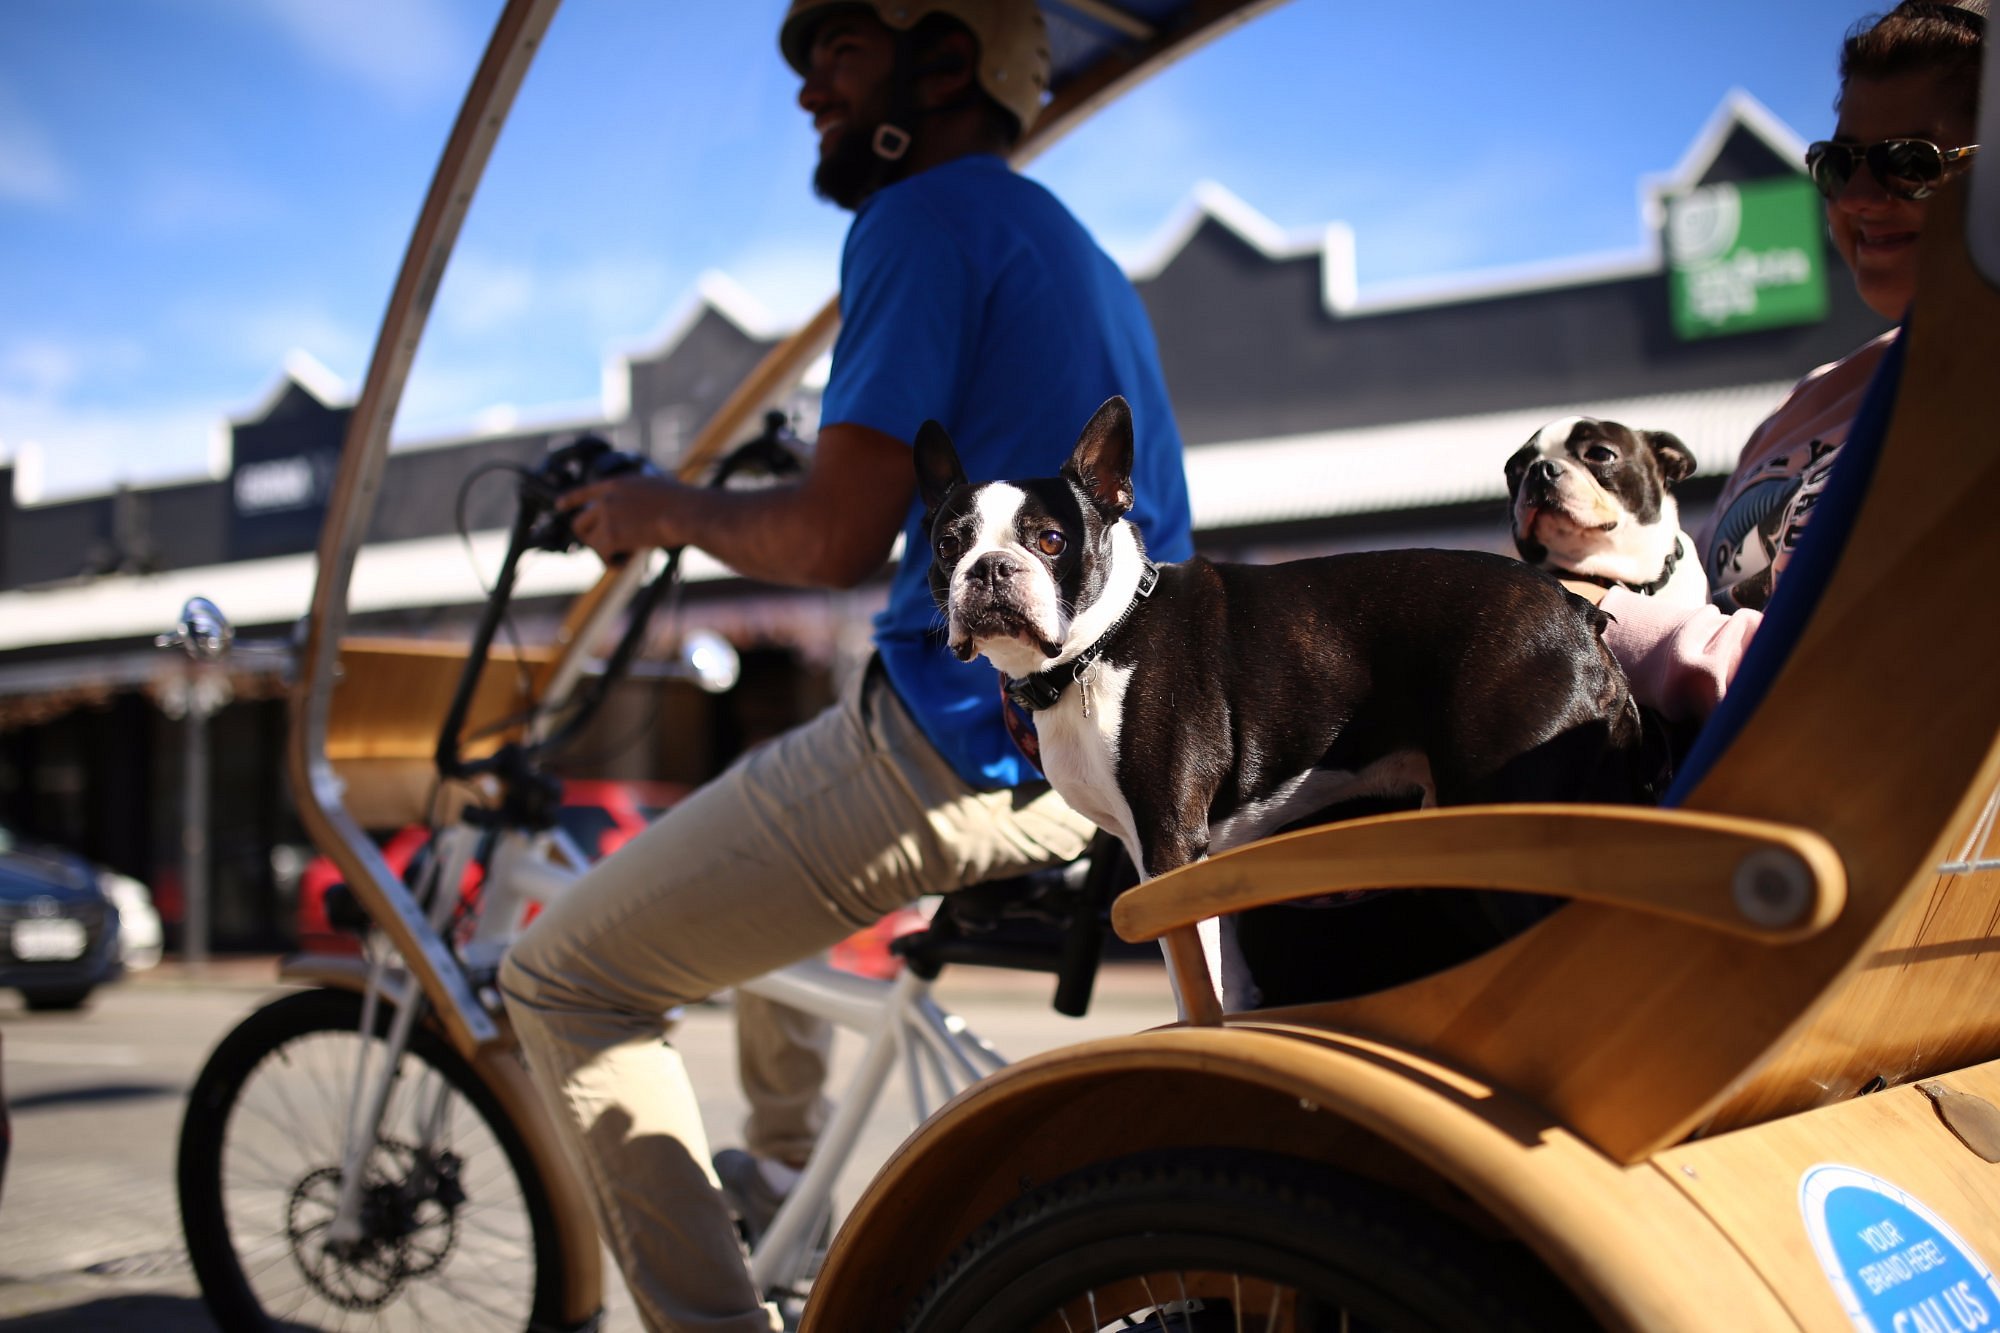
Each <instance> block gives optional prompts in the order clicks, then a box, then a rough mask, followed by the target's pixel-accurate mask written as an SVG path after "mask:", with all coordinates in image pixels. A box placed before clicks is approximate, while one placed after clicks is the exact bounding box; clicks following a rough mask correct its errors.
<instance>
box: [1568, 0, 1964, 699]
mask: <svg viewBox="0 0 2000 1333" xmlns="http://www.w3.org/2000/svg"><path fill="white" fill-rule="evenodd" d="M1986 13H1987V0H1960V3H1957V4H1948V3H1938V2H1927V0H1906V2H1905V3H1903V4H1900V5H1898V6H1897V7H1896V8H1895V9H1894V10H1893V11H1891V12H1890V13H1888V14H1886V15H1884V16H1882V17H1880V18H1877V19H1875V20H1873V21H1872V22H1871V21H1865V20H1864V22H1863V23H1862V24H1860V25H1857V26H1856V27H1855V28H1854V29H1853V30H1852V31H1851V32H1850V33H1849V34H1848V37H1847V40H1846V43H1845V44H1844V45H1843V47H1842V48H1841V53H1840V100H1839V102H1838V103H1837V105H1838V107H1839V112H1840V119H1839V123H1838V124H1837V125H1836V127H1835V129H1834V135H1833V138H1832V140H1831V141H1829V142H1823V143H1816V144H1814V145H1812V147H1811V148H1810V149H1809V150H1808V151H1807V154H1806V162H1807V165H1808V168H1809V169H1810V171H1811V173H1812V178H1813V183H1814V184H1815V185H1817V186H1818V187H1819V190H1820V193H1821V194H1822V195H1824V196H1825V197H1826V218H1827V229H1828V231H1829V232H1830V233H1831V234H1832V237H1833V242H1834V246H1835V248H1836V249H1838V250H1839V251H1840V257H1841V258H1842V259H1843V260H1845V261H1846V263H1847V267H1848V268H1849V269H1850V270H1851V271H1852V272H1853V274H1854V284H1855V287H1856V289H1857V290H1858V291H1859V292H1860V294H1861V299H1862V300H1863V301H1865V302H1866V303H1867V305H1868V307H1869V309H1871V310H1873V311H1875V313H1877V314H1878V315H1881V316H1883V317H1884V318H1885V319H1892V320H1900V319H1902V318H1903V316H1904V314H1905V312H1906V311H1907V310H1908V309H1909V305H1910V298H1911V296H1912V295H1913V294H1914V292H1915V290H1916V282H1917V238H1918V236H1919V234H1920V233H1921V232H1922V230H1923V225H1924V217H1925V213H1926V211H1927V209H1928V208H1929V206H1930V205H1929V202H1928V200H1929V197H1930V195H1931V193H1932V191H1933V190H1934V189H1935V187H1936V186H1937V184H1938V182H1939V181H1940V180H1942V179H1944V178H1947V177H1950V176H1953V175H1956V174H1958V173H1960V172H1962V171H1963V170H1964V169H1965V167H1966V166H1967V165H1968V163H1969V162H1970V160H1971V158H1972V156H1973V154H1974V152H1975V150H1976V149H1977V145H1976V144H1975V143H1974V142H1973V139H1974V135H1975V124H1976V119H1977V111H1978V104H1979V72H1980V65H1981V61H1982V57H1983V55H1984V42H1985V37H1986ZM1894 336H1895V334H1894V332H1893V331H1891V332H1890V333H1885V334H1883V335H1882V336H1881V337H1879V338H1876V339H1874V340H1872V341H1870V342H1868V343H1865V344H1863V345H1862V346H1861V347H1860V348H1859V349H1857V350H1856V351H1854V352H1852V353H1850V354H1849V355H1848V356H1846V357H1845V358H1843V359H1842V360H1839V361H1836V362H1833V363H1832V364H1830V365H1825V366H1821V367H1820V368H1819V369H1817V370H1815V371H1813V372H1812V373H1811V374H1809V375H1807V376H1806V377H1805V378H1804V379H1803V380H1801V381H1800V382H1799V384H1798V386H1797V387H1796V388H1794V389H1793V390H1792V393H1791V396H1790V397H1789V398H1787V399H1786V400H1785V402H1784V403H1783V404H1782V405H1781V406H1780V407H1779V408H1778V410H1777V411H1776V412H1773V413H1772V414H1771V416H1770V417H1769V418H1768V419H1766V420H1765V422H1764V423H1763V424H1762V425H1761V426H1759V427H1758V428H1757V430H1756V432H1755V433H1754V434H1752V435H1751V437H1750V440H1749V443H1748V444H1746V445H1745V446H1744V449H1743V454H1742V457H1741V459H1740V460H1739V461H1738V463H1737V466H1736V472H1735V474H1734V475H1732V476H1731V477H1730V478H1729V481H1728V482H1727V484H1725V485H1724V487H1723V489H1722V494H1721V497H1720V498H1719V499H1718V500H1717V502H1716V507H1715V510H1714V513H1713V515H1712V516H1711V517H1710V519H1709V521H1708V523H1707V525H1706V526H1705V527H1704V529H1703V532H1702V535H1701V538H1700V540H1699V542H1698V543H1697V544H1698V545H1699V546H1700V547H1701V550H1702V561H1703V567H1704V570H1705V572H1706V573H1707V575H1708V585H1709V592H1710V594H1711V597H1712V599H1713V601H1712V604H1711V605H1708V606H1704V607H1701V608H1700V609H1698V610H1696V611H1694V612H1688V611H1685V610H1682V609H1678V608H1674V607H1670V606H1664V605H1662V604H1660V603H1659V602H1658V601H1656V600H1655V599H1653V598H1649V597H1645V596H1641V595H1639V594H1637V593H1633V592H1629V591H1627V590H1625V589H1623V588H1612V589H1609V590H1608V591H1607V590H1606V589H1603V588H1600V587H1598V586H1597V585H1595V584H1589V583H1582V582H1571V583H1569V586H1570V588H1571V589H1572V590H1573V591H1575V592H1577V593H1578V594H1580V595H1582V596H1585V597H1588V598H1590V599H1591V600H1593V601H1597V600H1599V599H1600V598H1601V599H1602V600H1601V604H1602V606H1603V608H1604V610H1605V611H1606V612H1608V613H1610V614H1611V615H1612V616H1613V617H1614V618H1615V619H1614V623H1613V624H1612V625H1611V627H1610V628H1609V629H1608V630H1607V631H1606V634H1605V641H1606V642H1607V643H1608V644H1609V645H1610V647H1611V650H1612V652H1613V654H1615V655H1616V656H1617V658H1618V660H1619V663H1620V664H1621V665H1623V666H1624V668H1625V671H1626V674H1627V675H1628V676H1629V677H1630V678H1631V681H1632V687H1633V691H1634V693H1635V694H1636V695H1637V696H1638V698H1639V700H1640V702H1642V703H1644V704H1647V705H1650V706H1651V707H1654V708H1657V709H1658V710H1660V712H1661V713H1663V714H1664V715H1666V716H1667V717H1669V718H1672V719H1675V720H1682V719H1698V718H1702V717H1706V716H1707V715H1708V714H1709V713H1710V712H1711V711H1713V709H1714V708H1715V705H1716V703H1717V701H1718V700H1720V699H1721V697H1722V694H1723V691H1724V690H1726V689H1727V688H1728V686H1729V682H1730V680H1731V678H1732V677H1734V675H1735V673H1736V668H1737V665H1738V664H1739V663H1740V662H1741V661H1742V659H1743V653H1744V650H1745V648H1746V647H1747V646H1748V645H1749V642H1750V639H1751V636H1752V635H1754V634H1755V633H1756V630H1757V626H1758V624H1759V623H1760V622H1761V621H1762V619H1763V608H1764V605H1765V603H1766V601H1767V600H1768V599H1769V597H1770V595H1771V590H1772V588H1773V587H1774V586H1775V584H1776V583H1777V581H1778V579H1779V578H1780V577H1782V576H1783V574H1784V570H1785V566H1786V564H1787V562H1788V561H1789V560H1790V559H1791V555H1792V551H1793V550H1794V548H1795V547H1796V546H1797V543H1798V539H1799V536H1800V534H1801V532H1802V531H1803V529H1804V528H1805V525H1806V522H1807V519H1808V517H1809V516H1810V514H1811V510H1812V507H1813V504H1814V502H1815V500H1816V499H1817V497H1818V495H1819V494H1820V492H1821V491H1822V490H1823V489H1824V487H1825V485H1826V479H1827V475H1828V472H1829V471H1830V469H1831V468H1832V466H1833V462H1834V460H1835V459H1836V458H1837V457H1838V456H1839V453H1840V447H1841V445H1843V444H1844V443H1846V441H1847V434H1848V430H1849V427H1850V426H1851V425H1852V423H1853V420H1854V416H1855V414H1856V412H1857V411H1859V409H1860V407H1861V398H1862V394H1863V392H1864V391H1865V390H1866V388H1867V386H1868V381H1869V379H1870V378H1871V377H1872V376H1873V375H1874V372H1875V368H1876V366H1877V365H1878V364H1879V363H1880V361H1881V359H1882V355H1883V353H1884V352H1885V351H1886V350H1887V348H1888V345H1889V342H1890V340H1891V339H1892V338H1893V337H1894Z"/></svg>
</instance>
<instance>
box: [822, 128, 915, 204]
mask: <svg viewBox="0 0 2000 1333" xmlns="http://www.w3.org/2000/svg"><path fill="white" fill-rule="evenodd" d="M880 126H881V122H880V121H877V122H875V123H874V124H871V125H866V126H861V125H856V124H853V123H852V122H850V123H849V124H848V125H847V126H846V127H845V128H843V129H842V130H841V132H840V137H839V138H837V139H835V140H834V141H833V147H832V148H831V149H830V150H829V151H828V152H827V154H826V156H824V157H822V158H820V160H819V166H818V167H816V168H814V170H813V193H814V194H816V195H818V196H819V197H820V198H822V199H824V200H826V201H827V202H828V203H830V204H835V205H838V206H839V207H841V208H844V209H846V210H848V211H849V212H850V213H851V212H853V211H854V210H855V209H857V208H859V207H861V205H862V204H863V203H864V202H865V201H866V200H867V199H868V197H869V196H870V195H872V194H874V193H875V192H876V191H877V190H879V189H881V188H882V187H883V186H885V185H887V184H889V183H890V182H891V181H894V180H895V179H897V177H898V176H900V175H901V174H902V170H903V164H902V162H901V161H895V162H891V161H890V160H888V159H887V158H885V157H882V156H880V155H879V154H877V153H876V151H875V131H876V130H877V129H878V128H880Z"/></svg>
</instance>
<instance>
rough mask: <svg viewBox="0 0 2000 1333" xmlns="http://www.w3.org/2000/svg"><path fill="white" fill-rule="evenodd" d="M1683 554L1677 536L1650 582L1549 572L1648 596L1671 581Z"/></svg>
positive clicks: (1572, 571)
mask: <svg viewBox="0 0 2000 1333" xmlns="http://www.w3.org/2000/svg"><path fill="white" fill-rule="evenodd" d="M1685 554H1686V551H1685V550H1684V549H1683V546H1682V542H1681V539H1680V538H1679V537H1676V538H1674V549H1673V550H1671V551H1669V552H1667V563H1666V564H1665V565H1664V566H1662V567H1661V569H1660V577H1658V578H1656V579H1654V580H1653V581H1652V582H1651V583H1627V582H1625V581H1624V580H1622V579H1607V578H1605V577H1604V576H1603V575H1602V574H1578V573H1576V572H1575V571H1574V570H1568V569H1557V570H1551V571H1550V572H1551V573H1553V574H1554V575H1555V576H1556V577H1557V578H1559V579H1580V580H1581V581H1583V582H1585V583H1595V584H1596V585H1597V586H1598V587H1600V588H1630V589H1631V590H1632V591H1633V592H1636V593H1638V594H1639V595H1640V596H1641V597H1650V596H1652V595H1653V594H1654V593H1656V592H1658V591H1659V590H1660V589H1662V588H1664V587H1666V586H1667V584H1669V583H1671V582H1672V581H1673V577H1674V566H1676V565H1678V564H1680V562H1681V557H1682V556H1683V555H1685Z"/></svg>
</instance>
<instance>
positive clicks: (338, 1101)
mask: <svg viewBox="0 0 2000 1333" xmlns="http://www.w3.org/2000/svg"><path fill="white" fill-rule="evenodd" d="M392 1014H393V1011H392V1010H390V1009H389V1007H388V1006H387V1005H383V1006H382V1007H381V1010H380V1011H379V1018H380V1021H379V1023H378V1024H377V1027H376V1032H375V1034H374V1036H372V1037H370V1038H369V1039H368V1040H366V1041H364V1040H363V1039H362V1036H361V1032H360V1026H361V997H360V996H358V995H354V994H351V993H349V992H346V991H336V990H309V991H301V992H299V993H297V994H294V995H289V996H286V997H284V998H283V999H280V1000H277V1001H275V1002H273V1003H271V1004H269V1005H266V1006H265V1007H264V1008H262V1009H259V1010H258V1011H257V1012H256V1013H254V1014H252V1015H250V1017H249V1018H247V1019H245V1020H244V1021H243V1022H242V1024H241V1025H239V1026H238V1027H237V1028H236V1029H235V1031H233V1032H231V1033H230V1034H229V1035H228V1036H227V1037H225V1038H224V1039H223V1041H222V1044H221V1045H220V1046H218V1047H217V1048H216V1051H215V1054H214V1055H213V1056H211V1057H210V1058H209V1062H208V1064H207V1066H206V1067H205V1068H204V1069H203V1070H202V1072H201V1077H200V1078H199V1079H198V1080H197V1081H196V1083H195V1086H194V1091H193V1093H192V1094H190V1097H189V1101H188V1112H187V1119H186V1121H185V1122H184V1123H183V1125H182V1126H181V1142H180V1168H179V1169H180V1198H181V1223H182V1228H183V1230H184V1232H185V1234H186V1238H187V1247H188V1255H189V1258H190V1259H191V1260H192V1261H193V1264H194V1270H195V1274H196V1276H197V1277H198V1278H199V1279H200V1281H201V1289H202V1294H203V1296H204V1297H205V1298H206V1299H207V1301H208V1306H209V1309H210V1311H211V1312H212V1313H213V1314H214V1316H215V1319H216V1322H217V1323H218V1324H219V1325H221V1326H222V1328H223V1329H224V1330H227V1331H228V1333H236V1331H237V1330H258V1331H260V1333H261V1330H266V1329H274V1328H282V1329H286V1330H295V1329H323V1328H332V1329H370V1330H395V1329H412V1330H417V1329H421V1330H425V1331H426V1333H442V1331H444V1330H496V1331H497V1330H507V1331H508V1333H521V1330H525V1329H530V1328H533V1329H548V1328H555V1327H557V1326H558V1320H559V1318H560V1312H561V1310H562V1309H563V1304H564V1302H563V1297H564V1294H565V1293H564V1290H563V1268H562V1264H561V1262H560V1260H559V1258H558V1257H557V1256H558V1250H557V1242H556V1232H555V1217H554V1213H553V1210H552V1209H551V1208H550V1205H549V1200H548V1194H547V1191H546V1190H545V1189H544V1188H543V1185H542V1182H541V1178H540V1176H539V1175H538V1174H537V1173H536V1169H535V1164H534V1161H533V1159H532V1158H531V1157H530V1156H529V1155H528V1153H527V1150H526V1148H525V1146H524V1145H523V1143H522V1141H521V1137H520V1135H519V1134H518V1133H517V1132H516V1131H515V1129H514V1127H513V1125H512V1124H510V1123H509V1122H508V1121H507V1119H506V1116H505V1113H504V1112H503V1111H502V1109H501V1107H500V1104H499V1102H498V1101H497V1100H496V1099H495V1098H494V1096H493V1094H492V1093H491V1092H490V1091H489V1090H488V1089H487V1088H486V1086H485V1084H484V1083H482V1082H481V1081H480V1079H479V1078H478V1076H477V1075H476V1074H474V1073H473V1071H472V1069H471V1067H470V1066H468V1065H467V1064H466V1063H465V1061H464V1060H463V1059H461V1058H460V1057H459V1055H458V1053H457V1052H456V1051H454V1050H453V1049H452V1048H451V1047H450V1046H449V1045H448V1044H447V1043H446V1042H445V1041H444V1040H443V1039H442V1038H441V1037H439V1036H438V1035H437V1033H435V1032H434V1031H432V1030H431V1029H429V1028H427V1027H425V1026H423V1025H419V1026H418V1027H417V1029H416V1030H415V1031H414V1032H413V1033H412V1034H411V1037H410V1043H409V1048H408V1049H407V1050H406V1051H405V1052H404V1053H403V1055H402V1058H401V1059H400V1060H399V1061H398V1063H397V1068H396V1074H395V1078H394V1081H393V1082H392V1083H391V1085H390V1090H389V1099H388V1104H387V1107H386V1108H385V1110H384V1112H383V1115H382V1120H381V1123H380V1126H379V1128H378V1133H377V1136H376V1140H375V1142H374V1144H373V1145H372V1146H371V1148H370V1150H369V1152H368V1154H367V1156H366V1159H365V1160H364V1161H363V1162H362V1164H361V1170H362V1172H363V1183H362V1187H361V1197H360V1217H359V1225H360V1233H361V1234H360V1235H359V1237H358V1238H356V1239H353V1240H336V1239H334V1237H333V1235H332V1224H333V1220H334V1213H335V1209H336V1205H337V1201H338V1199H339V1195H340V1185H341V1173H342V1164H341V1156H342V1145H343V1144H344V1142H345V1140H346V1132H347V1120H348V1115H349V1107H350V1105H351V1104H352V1102H353V1099H354V1097H355V1092H356V1086H357V1083H358V1082H359V1080H360V1079H361V1077H362V1069H361V1066H362V1060H363V1055H364V1052H365V1053H366V1056H367V1063H368V1068H369V1069H370V1070H371V1071H372V1070H374V1069H379V1068H380V1066H381V1061H382V1054H383V1043H382V1041H381V1038H382V1037H383V1036H385V1035H386V1033H387V1031H388V1026H389V1022H390V1019H391V1017H392Z"/></svg>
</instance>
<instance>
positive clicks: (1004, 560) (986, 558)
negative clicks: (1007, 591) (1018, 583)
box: [965, 551, 1021, 588]
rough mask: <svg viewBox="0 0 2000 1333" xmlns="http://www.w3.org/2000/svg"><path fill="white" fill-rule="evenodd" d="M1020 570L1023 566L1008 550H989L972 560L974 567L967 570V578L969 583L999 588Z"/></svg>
mask: <svg viewBox="0 0 2000 1333" xmlns="http://www.w3.org/2000/svg"><path fill="white" fill-rule="evenodd" d="M1020 572H1021V567H1020V566H1019V565H1017V564H1015V563H1014V559H1013V557H1012V556H1009V555H1008V554H1007V553H1006V552H1004V551H988V552H987V553H986V554H985V555H982V556H980V557H979V558H978V559H977V560H975V561H973V562H972V568H970V569H968V570H966V571H965V578H966V582H968V583H976V584H979V585H980V586H982V587H986V588H997V587H999V586H1000V585H1001V584H1003V583H1005V582H1006V581H1007V580H1008V579H1011V578H1013V577H1014V576H1015V575H1016V574H1019V573H1020Z"/></svg>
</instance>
